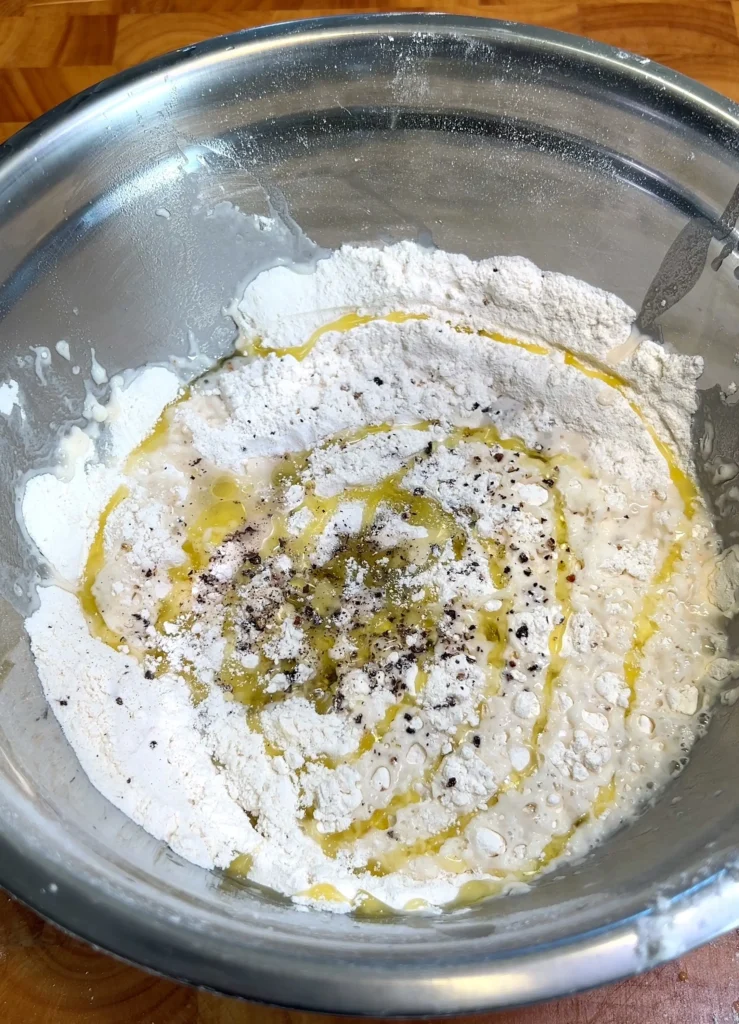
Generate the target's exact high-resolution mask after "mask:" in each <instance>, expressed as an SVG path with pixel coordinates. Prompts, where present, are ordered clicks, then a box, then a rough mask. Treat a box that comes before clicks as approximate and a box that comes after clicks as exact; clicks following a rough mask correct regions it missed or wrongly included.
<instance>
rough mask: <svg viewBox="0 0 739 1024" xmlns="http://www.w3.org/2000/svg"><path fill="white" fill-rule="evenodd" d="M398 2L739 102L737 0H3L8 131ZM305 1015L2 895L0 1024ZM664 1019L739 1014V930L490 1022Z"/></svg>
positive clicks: (298, 1019)
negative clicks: (256, 42) (233, 47)
mask: <svg viewBox="0 0 739 1024" xmlns="http://www.w3.org/2000/svg"><path fill="white" fill-rule="evenodd" d="M403 9H405V10H414V11H422V10H436V11H442V10H443V11H449V12H451V13H459V14H475V15H482V16H485V17H490V18H503V19H508V20H517V21H525V22H531V23H533V24H537V25H545V26H547V27H549V28H556V29H561V30H563V31H566V32H577V33H580V34H581V35H585V36H590V37H591V38H593V39H599V40H601V41H602V42H606V43H611V44H612V45H614V46H619V47H622V48H623V49H627V50H634V51H636V52H637V53H641V54H644V55H645V56H647V57H651V58H652V60H656V61H659V62H661V63H663V64H667V65H669V66H670V67H673V68H675V69H677V70H678V71H682V72H683V73H684V74H686V75H690V76H692V77H693V78H697V79H698V80H699V81H701V82H704V83H705V84H706V85H710V86H711V87H712V88H714V89H717V90H719V91H720V92H723V93H725V94H726V95H727V96H730V97H731V98H732V99H735V100H739V0H671V2H664V0H641V2H632V0H581V2H576V0H477V2H472V0H471V2H469V3H459V4H456V3H450V2H444V0H439V2H438V3H431V4H419V5H416V4H410V3H409V4H408V5H404V4H400V3H398V4H393V3H392V2H390V3H380V4H368V3H364V2H363V0H323V3H322V5H321V6H320V7H313V6H311V5H310V3H309V0H305V2H303V0H0V140H2V139H4V138H6V137H7V136H8V135H10V134H12V133H13V132H14V131H17V130H18V129H19V128H21V127H22V126H23V125H24V124H26V123H27V122H28V121H30V120H32V119H33V118H35V117H38V116H39V114H42V113H44V111H46V110H48V109H49V108H50V107H53V106H54V105H56V104H57V103H60V102H61V101H62V100H64V99H67V97H69V96H71V95H73V94H74V93H76V92H79V90H80V89H84V88H85V87H87V86H89V85H92V84H94V83H95V82H98V81H99V80H100V79H102V78H105V77H107V76H108V75H111V74H113V73H114V72H115V71H118V70H120V69H121V68H125V67H129V66H130V65H132V64H136V63H138V62H139V61H143V60H147V59H149V58H150V57H155V56H156V55H157V54H160V53H164V52H166V51H167V50H172V49H175V48H176V47H179V46H186V45H188V44H189V43H194V42H197V41H198V40H200V39H205V38H207V37H208V36H213V35H218V34H220V33H223V32H232V31H234V30H235V29H240V28H248V27H251V26H254V25H260V24H263V23H265V22H270V21H285V20H288V19H291V18H306V17H312V16H315V15H324V14H337V13H348V12H359V11H378V10H403ZM310 1016H311V1015H309V1014H301V1013H288V1012H285V1011H279V1010H271V1009H266V1008H263V1007H257V1006H252V1005H249V1004H245V1003H237V1002H235V1001H231V1000H226V999H222V998H220V997H218V996H213V995H209V994H206V993H199V992H195V991H194V990H192V989H188V988H185V987H184V986H182V985H177V984H174V983H173V982H169V981H164V980H162V979H160V978H155V977H151V976H150V975H147V974H145V973H144V972H142V971H139V970H137V969H136V968H133V967H128V966H126V965H124V964H121V963H119V962H118V961H117V960H113V959H112V958H111V957H109V956H106V955H105V954H102V953H98V952H95V951H94V950H93V949H91V948H90V947H89V946H86V945H84V944H83V943H80V942H78V941H76V940H74V939H70V938H69V937H67V936H66V935H63V934H62V933H61V932H60V931H58V930H57V929H56V928H54V927H53V926H52V925H50V924H46V923H45V922H44V921H42V920H41V919H40V918H38V917H37V916H36V915H35V914H33V913H31V911H28V910H26V909H25V908H23V907H20V906H19V905H18V904H17V903H14V902H13V901H12V900H11V899H10V898H9V897H6V896H4V895H2V893H0V1024H246V1022H247V1021H248V1022H250V1024H304V1022H307V1021H308V1020H309V1019H310ZM344 1019H346V1018H344ZM337 1020H339V1018H337ZM473 1020H479V1018H473ZM657 1022H660V1024H663V1022H666V1024H739V933H737V934H734V933H732V934H730V935H727V936H725V937H724V938H723V939H722V940H720V941H718V942H716V943H713V944H712V945H711V946H708V947H706V948H705V949H702V950H699V951H698V952H695V953H693V954H691V955H689V956H686V957H684V958H683V959H682V960H680V961H678V962H677V963H674V964H669V965H668V966H666V967H662V968H660V969H658V970H656V971H652V972H651V973H650V974H647V975H644V976H642V977H641V978H636V979H632V980H631V981H626V982H621V983H620V984H617V985H612V986H609V987H608V988H605V989H601V990H599V991H597V992H591V993H589V994H587V995H584V996H578V997H576V998H572V999H565V1000H562V1001H560V1002H558V1003H548V1004H547V1005H545V1006H540V1007H533V1008H529V1009H526V1010H520V1011H515V1012H511V1013H503V1014H501V1015H498V1016H496V1017H495V1018H494V1021H493V1019H492V1018H491V1024H657Z"/></svg>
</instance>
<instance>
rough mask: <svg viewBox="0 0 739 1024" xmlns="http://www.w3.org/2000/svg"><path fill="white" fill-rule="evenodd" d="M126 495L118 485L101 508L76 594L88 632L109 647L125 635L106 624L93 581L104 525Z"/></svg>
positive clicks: (102, 558)
mask: <svg viewBox="0 0 739 1024" xmlns="http://www.w3.org/2000/svg"><path fill="white" fill-rule="evenodd" d="M127 496H128V488H127V487H119V488H118V490H117V491H116V492H115V494H114V495H113V496H112V498H111V499H110V501H109V502H108V503H107V505H106V506H105V508H104V509H103V512H102V514H101V516H100V520H99V522H98V527H97V530H96V532H95V537H94V538H93V541H92V544H91V545H90V550H89V552H88V555H87V562H86V564H85V571H84V573H83V576H82V583H81V585H80V588H79V592H78V595H77V596H78V597H79V601H80V604H81V605H82V610H83V612H84V613H85V616H86V618H87V622H88V624H89V627H90V632H91V633H92V634H93V636H96V637H97V638H98V639H99V640H102V641H103V642H104V643H106V644H108V646H109V647H115V648H117V647H119V646H120V645H121V644H122V643H125V642H126V640H125V637H120V636H118V635H117V634H116V633H114V632H113V630H112V629H110V627H109V626H108V624H107V622H106V621H105V618H104V616H103V613H102V612H101V610H100V606H99V604H98V601H97V598H96V596H95V590H94V588H95V581H96V580H97V578H98V576H99V575H100V572H101V571H102V569H103V566H104V565H105V527H106V526H107V524H108V520H109V519H110V517H111V515H112V514H113V512H114V511H115V509H116V508H118V506H119V505H120V504H121V502H122V501H124V500H125V499H126V497H127Z"/></svg>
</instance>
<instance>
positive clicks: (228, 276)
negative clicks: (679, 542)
mask: <svg viewBox="0 0 739 1024" xmlns="http://www.w3.org/2000/svg"><path fill="white" fill-rule="evenodd" d="M738 181H739V108H737V107H735V106H734V105H733V104H731V103H729V102H728V101H727V100H725V99H722V98H721V97H720V96H718V95H716V94H715V93H712V92H710V91H709V90H707V89H705V88H703V87H701V86H700V85H697V84H696V83H694V82H690V81H688V80H687V79H685V78H682V77H681V76H680V75H677V74H673V73H672V72H670V71H667V70H665V69H664V68H660V67H656V66H655V65H653V64H650V63H649V62H648V61H645V60H643V59H639V58H635V57H633V56H631V55H629V54H626V53H623V52H620V51H616V50H613V49H610V48H608V47H605V46H600V45H596V44H594V43H589V42H587V41H585V40H581V39H576V38H574V37H572V36H565V35H561V34H558V33H553V32H547V31H544V30H540V29H533V28H523V27H520V26H516V25H510V24H505V23H501V22H492V21H485V20H477V19H470V20H467V19H459V18H449V17H441V16H411V15H400V16H394V17H393V16H381V17H361V18H334V19H329V20H326V21H312V22H303V23H296V24H291V25H283V26H273V27H270V28H265V29H258V30H255V31H250V32H245V33H241V34H237V35H234V36H230V37H227V38H224V39H218V40H214V41H212V42H207V43H203V44H201V45H199V46H195V47H190V48H189V49H187V50H183V51H180V52H179V53H175V54H172V55H170V56H167V57H164V58H162V59H160V60H158V61H155V62H153V63H151V64H148V65H146V66H144V67H143V68H139V69H136V70H133V71H130V72H126V73H124V74H122V75H119V76H118V77H117V78H114V79H112V80H111V81H109V82H107V83H104V84H103V85H101V86H99V87H96V88H94V89H92V90H90V91H88V92H87V93H85V94H83V95H82V96H80V97H78V98H76V99H74V100H72V101H70V102H69V103H67V104H65V105H64V106H62V107H61V108H59V109H58V110H56V111H53V112H52V113H51V114H48V115H46V116H45V117H43V118H41V119H40V120H39V121H37V122H36V123H35V124H33V125H32V126H31V127H30V128H28V129H26V130H24V131H23V132H21V133H20V134H19V135H17V136H16V137H15V138H14V139H12V140H11V141H10V142H8V143H7V144H6V145H5V146H4V147H2V149H1V150H0V281H1V282H2V285H1V286H0V316H1V317H2V319H1V321H0V346H1V352H0V380H5V379H7V378H8V377H9V376H11V377H14V378H15V379H16V380H18V381H19V383H20V385H21V391H22V393H23V399H24V401H23V408H24V411H25V420H24V421H23V422H21V414H20V410H19V409H17V408H16V409H15V410H14V411H13V413H12V414H11V416H10V418H9V419H7V418H3V417H0V444H1V445H2V449H1V456H0V458H1V463H2V466H1V470H0V472H1V473H2V489H1V490H2V494H1V500H2V512H3V514H2V517H1V518H2V521H1V523H0V552H1V554H0V560H1V562H2V581H3V584H4V587H5V590H6V593H7V594H8V596H9V597H10V599H11V600H10V602H6V603H5V604H4V605H3V607H2V615H1V616H0V656H1V657H2V685H1V686H0V728H1V733H0V755H1V756H0V881H2V884H3V885H6V886H7V887H8V888H9V889H10V890H11V891H12V892H14V893H16V894H17V895H18V896H20V897H21V898H22V899H23V900H25V901H26V902H27V903H29V904H30V905H31V906H33V907H35V908H36V909H38V910H39V911H41V912H42V913H43V914H45V915H46V916H47V917H49V918H51V919H52V920H53V921H56V922H58V923H59V924H61V925H63V926H64V927H66V928H68V929H69V930H70V931H72V932H75V933H76V934H78V935H81V936H84V937H85V938H87V939H89V940H90V941H92V942H94V943H95V944H97V945H99V946H102V947H104V948H105V949H108V950H112V951H113V952H115V953H118V954H120V955H122V956H124V957H126V958H127V959H129V960H132V961H134V962H136V963H138V964H142V965H144V966H147V967H150V968H154V969H156V970H158V971H162V972H164V973H165V974H168V975H171V976H173V977H176V978H182V979H185V980H187V981H190V982H195V983H198V984H202V985H207V986H210V987H212V988H214V989H218V990H220V991H223V992H227V993H235V994H240V995H245V996H252V997H255V998H258V999H263V1000H268V1001H270V1002H275V1003H281V1004H286V1005H290V1006H296V1007H305V1008H310V1009H321V1010H333V1011H346V1012H362V1013H372V1014H420V1013H434V1012H444V1013H448V1012H451V1011H469V1010H477V1009H482V1008H490V1007H494V1006H501V1005H504V1004H513V1003H517V1002H522V1001H526V1000H533V999H539V998H543V997H548V996H554V995H558V994H561V993H564V992H568V991H571V990H573V989H577V988H583V987H586V986H591V985H595V984H597V983H600V982H605V981H610V980H612V979H614V978H619V977H622V976H624V975H627V974H629V973H632V972H634V971H637V970H639V969H642V968H644V967H646V966H649V965H651V964H653V963H657V962H659V961H660V960H662V959H664V958H666V957H668V956H670V955H677V954H679V953H681V952H683V951H684V950H686V949H688V948H690V947H691V946H693V945H696V944H698V943H700V942H704V941H706V940H707V939H709V938H711V937H712V936H714V935H717V934H718V933H720V932H721V931H724V930H726V929H728V928H730V927H735V926H737V925H739V875H737V874H736V873H735V870H734V867H733V858H734V856H735V849H736V846H737V843H739V814H738V813H737V812H738V810H739V797H738V796H737V789H736V785H735V780H736V778H737V777H739V743H737V742H736V738H735V737H736V733H735V730H736V725H737V723H736V716H737V713H739V712H737V711H736V710H734V709H732V708H731V707H728V706H726V707H724V706H722V707H721V708H720V711H719V712H718V713H717V716H716V720H715V721H714V723H713V724H712V726H711V729H710V732H709V736H708V738H707V739H705V740H703V741H701V742H699V744H698V746H697V748H696V750H695V754H694V757H693V758H692V760H691V762H690V764H689V766H688V768H687V769H686V771H685V772H684V773H683V774H682V775H681V776H680V777H679V778H677V779H676V780H675V781H674V783H673V785H672V786H671V788H670V790H669V791H668V793H667V794H666V795H665V796H664V798H663V799H662V800H661V801H659V802H658V803H657V805H656V806H655V807H654V808H652V809H650V810H648V811H647V812H646V813H645V814H644V815H643V816H642V817H641V818H640V819H639V820H638V821H636V822H635V823H634V824H633V825H631V826H630V827H629V828H626V829H624V830H622V831H621V832H620V833H619V834H618V835H616V836H615V837H614V838H613V839H612V840H611V841H610V842H608V843H606V844H605V845H603V846H602V847H601V848H599V849H597V850H596V851H595V852H593V853H592V854H591V855H590V856H589V857H587V858H586V859H585V860H584V861H583V862H582V863H579V864H575V865H571V866H568V867H567V868H562V869H561V870H559V871H555V872H554V873H552V874H550V875H548V876H547V877H545V878H543V879H542V880H541V881H540V882H539V883H538V884H537V885H536V886H535V887H533V888H532V889H531V891H530V892H528V893H526V894H524V895H517V896H509V897H506V898H503V899H499V900H497V901H493V902H489V903H481V904H479V905H477V906H475V907H473V908H472V909H470V910H468V911H466V912H455V913H453V914H448V915H444V916H441V917H436V918H427V917H426V918H424V917H416V918H409V919H407V920H402V919H399V920H376V921H367V920H364V921H358V920H354V919H352V918H351V917H337V916H332V915H330V914H317V913H301V912H298V911H297V910H296V909H294V908H293V907H292V906H291V905H289V904H288V903H287V902H286V901H283V900H281V899H278V898H277V897H270V896H269V895H266V894H263V893H259V892H256V891H254V890H252V889H250V888H248V887H241V886H237V885H236V884H235V883H229V882H228V881H227V880H224V879H223V878H221V877H220V876H219V875H218V874H215V873H209V872H206V871H203V870H200V869H198V868H196V867H193V866H192V865H190V864H188V863H186V862H185V861H183V860H182V859H181V858H180V857H178V856H175V855H174V854H173V853H171V852H170V851H169V850H168V849H167V848H165V847H164V846H163V844H162V843H159V842H157V841H155V840H154V839H152V838H151V837H150V836H148V835H146V834H145V833H143V832H142V831H141V829H139V828H138V827H137V826H136V825H134V824H133V823H132V822H131V821H130V820H128V819H127V818H125V817H124V816H123V814H121V813H120V812H119V811H118V810H116V809H115V808H113V807H111V806H110V805H109V804H108V803H106V801H105V800H104V799H103V798H102V797H101V796H100V795H99V794H98V793H97V792H96V791H95V790H94V789H93V788H92V786H91V785H90V783H89V782H88V781H87V779H86V777H85V776H84V775H83V773H82V772H81V770H80V768H79V766H78V764H77V761H76V759H75V756H74V755H73V753H72V751H71V750H70V748H69V747H68V745H67V744H66V742H65V740H64V738H63V736H62V733H61V730H60V729H59V726H58V725H57V723H56V720H55V718H54V717H53V715H50V714H48V713H47V712H48V709H47V708H46V706H45V702H44V699H43V696H42V693H41V689H40V686H39V684H38V681H37V677H36V674H35V671H34V667H33V663H32V660H31V658H30V655H29V651H28V644H27V642H26V640H25V637H24V635H23V632H22V627H21V614H19V613H22V612H23V611H24V610H26V609H27V607H28V606H29V604H28V602H29V601H30V600H31V598H30V594H31V589H32V588H31V580H32V577H33V573H34V571H35V563H34V560H33V556H32V554H31V553H30V552H29V549H28V546H27V544H26V543H25V541H24V539H23V537H22V534H21V532H20V530H19V527H18V525H17V521H16V519H15V516H14V500H15V495H16V491H17V485H18V481H19V476H20V474H22V473H23V472H24V471H26V470H28V469H29V468H30V467H36V466H39V465H42V464H43V463H44V462H45V461H46V462H48V461H49V459H50V458H51V452H52V447H53V440H54V438H55V436H56V433H57V432H58V430H59V429H60V428H61V426H62V425H63V424H64V423H68V422H69V421H70V419H73V418H74V417H75V416H79V414H80V410H81V406H82V401H83V398H84V387H83V383H82V381H83V378H85V377H86V376H89V366H90V363H89V355H88V354H85V355H84V359H83V358H82V356H81V355H80V353H83V352H84V353H89V346H90V345H91V344H92V345H94V347H95V350H96V353H97V357H98V359H99V360H101V362H102V363H103V364H104V365H106V366H107V367H108V368H110V369H112V370H118V369H122V368H125V367H129V366H135V365H137V364H140V363H144V362H146V361H149V360H161V359H165V358H166V357H168V356H169V355H171V354H172V353H179V354H180V355H181V356H182V357H183V358H184V359H185V360H186V359H187V356H188V351H189V348H188V346H189V345H190V344H191V343H192V341H193V339H194V340H195V341H196V342H197V343H198V345H199V346H200V347H201V349H204V350H205V351H206V352H208V353H210V354H211V355H212V356H216V355H218V354H219V353H222V352H223V351H225V350H226V349H227V347H228V345H229V344H230V343H231V340H232V336H233V330H232V325H230V324H229V321H228V320H227V319H226V318H225V317H224V316H223V315H222V312H221V310H222V306H223V305H224V304H225V303H227V302H228V300H229V299H230V298H231V297H232V296H233V295H234V294H235V292H236V290H237V287H238V284H239V281H240V280H242V279H243V277H244V274H245V273H246V272H247V271H248V270H249V267H251V266H253V263H254V258H255V257H254V253H253V252H247V251H245V248H246V246H245V244H244V240H243V237H242V236H240V234H239V232H238V230H237V228H235V227H234V224H235V223H237V222H235V221H234V220H233V218H228V217H219V215H218V214H217V213H216V214H215V215H212V216H209V213H211V211H212V209H213V208H214V207H215V206H216V204H218V203H219V202H220V201H222V200H230V201H232V202H233V203H235V204H237V205H238V206H239V207H240V208H241V209H242V210H243V211H245V212H247V213H253V212H259V213H267V212H269V210H270V209H276V210H278V211H281V212H282V213H284V214H289V215H290V216H291V217H293V218H294V219H295V221H296V222H297V223H298V224H299V225H300V226H301V227H302V228H303V229H304V230H305V231H306V232H307V233H308V234H309V235H310V236H312V237H313V238H314V239H315V240H316V241H317V242H319V243H321V244H323V245H325V246H333V245H336V244H338V243H341V242H344V241H347V240H351V241H360V242H364V241H366V242H377V241H378V240H395V239H401V238H407V237H411V238H413V237H415V238H418V237H419V236H420V237H422V238H427V239H428V238H429V237H430V238H432V239H433V241H434V242H435V243H436V244H437V245H439V246H441V247H443V248H445V249H449V250H461V251H463V252H466V253H468V254H469V255H470V256H473V257H477V256H487V255H490V254H493V253H520V254H523V255H524V256H528V257H530V258H531V259H533V260H534V261H535V262H537V263H538V264H539V265H541V266H542V267H545V268H547V269H551V270H557V271H563V272H565V273H568V274H574V275H575V276H577V277H579V278H583V279H585V280H587V281H590V282H592V283H593V284H596V285H600V286H602V287H604V288H607V289H609V290H610V291H613V292H616V293H617V294H618V295H620V296H622V297H623V298H624V299H625V300H627V301H628V302H629V303H631V304H632V305H633V306H634V307H635V308H636V309H639V308H641V307H642V302H643V299H644V297H645V293H647V292H648V289H649V284H650V281H651V280H652V279H653V277H654V275H655V274H656V273H657V271H658V269H659V267H660V265H661V264H662V261H663V257H664V255H665V253H666V252H667V251H668V249H669V248H670V246H671V245H672V244H673V242H675V240H676V239H678V241H677V242H676V244H675V246H674V248H673V249H672V252H671V254H670V256H669V259H668V260H667V262H666V264H665V266H664V267H663V272H662V276H661V277H660V279H659V281H658V284H657V287H656V290H655V289H652V290H651V291H650V292H649V296H648V301H647V302H646V304H645V306H644V311H643V315H642V320H641V322H642V326H644V327H645V328H647V329H649V330H652V331H653V332H657V333H660V334H661V335H662V336H663V338H664V340H665V341H666V342H669V343H671V344H673V345H675V346H677V347H678V348H680V349H681V350H683V351H690V352H701V353H702V354H703V355H704V356H705V357H706V362H707V370H706V374H705V377H704V383H705V384H706V387H711V386H712V385H715V384H716V382H721V384H722V385H724V386H726V385H727V384H728V383H729V382H730V381H731V379H732V375H734V376H735V375H737V373H738V372H739V366H737V365H736V356H735V353H736V349H737V346H738V344H739V343H738V341H737V328H738V327H739V319H738V318H737V311H738V310H739V288H738V287H737V284H738V282H737V273H738V272H737V271H736V269H735V268H736V267H737V259H736V255H735V253H734V252H733V251H732V250H733V249H734V248H735V243H736V240H737V236H736V232H735V230H734V227H735V221H736V214H737V212H739V211H737V209H732V208H729V209H728V210H727V203H729V201H730V199H731V196H732V194H733V193H734V189H735V187H736V185H737V182H738ZM157 210H158V211H159V213H160V216H159V217H157V216H155V213H156V211H157ZM721 255H723V256H724V259H723V262H721V261H720V257H721ZM712 261H713V265H712ZM691 286H692V287H691ZM678 300H679V301H678ZM59 339H67V340H69V341H70V344H71V346H72V350H73V352H75V353H77V356H76V358H77V359H78V360H80V361H81V362H82V372H81V373H80V374H79V375H78V376H74V375H73V374H72V373H71V371H70V370H69V368H67V369H65V368H64V365H63V361H61V360H56V364H55V365H56V369H55V370H54V371H53V372H49V371H48V370H47V369H45V367H44V365H43V363H44V361H43V353H41V354H39V353H35V354H34V353H33V352H30V351H29V346H31V345H36V346H38V345H46V346H52V345H53V344H54V342H56V341H58V340H59ZM188 339H189V340H188ZM35 356H38V359H36V360H35V362H36V365H34V359H35ZM32 357H34V358H32ZM55 359H56V357H55ZM29 360H30V362H29ZM65 365H66V364H65ZM36 370H38V372H39V374H40V375H41V376H46V380H47V383H46V385H45V386H44V385H42V383H41V381H39V380H37V379H36ZM104 390H105V389H104V388H100V389H97V390H96V393H98V394H102V393H103V392H104ZM735 413H736V407H735V406H732V405H731V404H726V403H724V402H723V401H722V400H721V399H720V397H719V396H718V393H717V391H716V390H715V389H714V390H712V391H708V392H706V399H705V402H704V409H703V411H702V413H701V417H700V424H699V425H701V424H703V421H704V420H705V418H706V417H710V418H711V424H712V425H711V430H712V431H713V432H714V433H715V440H714V443H715V445H718V448H719V449H720V451H719V454H723V456H724V457H728V456H731V454H732V452H733V453H734V454H736V449H737V447H738V446H737V444H736V434H732V433H731V430H732V429H733V427H735V425H736V418H737V417H736V415H735ZM732 425H733V426H732ZM709 432H710V431H709ZM721 446H723V448H721ZM717 450H718V449H716V448H714V454H715V452H716V451H717ZM703 455H704V456H706V450H704V452H703ZM706 457H707V458H708V460H709V462H710V458H711V455H710V453H708V455H707V456H706ZM710 468H711V467H710V465H709V466H708V467H707V468H706V474H709V471H710ZM724 476H725V473H724ZM706 479H708V475H707V476H706ZM732 486H734V485H733V484H732V482H731V481H728V482H727V481H726V480H724V481H723V483H722V488H723V490H722V493H721V494H720V495H719V496H718V497H719V499H720V500H719V507H720V511H721V512H722V515H723V518H722V519H721V522H720V524H719V525H720V528H721V529H722V530H723V531H724V532H725V533H726V534H727V535H728V534H729V533H730V531H731V530H732V529H734V528H735V526H736V523H735V522H733V523H732V521H731V519H730V516H731V513H732V512H735V511H736V496H737V493H739V492H737V491H736V488H735V489H734V492H733V494H732V491H731V487H732ZM732 503H733V504H732Z"/></svg>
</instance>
